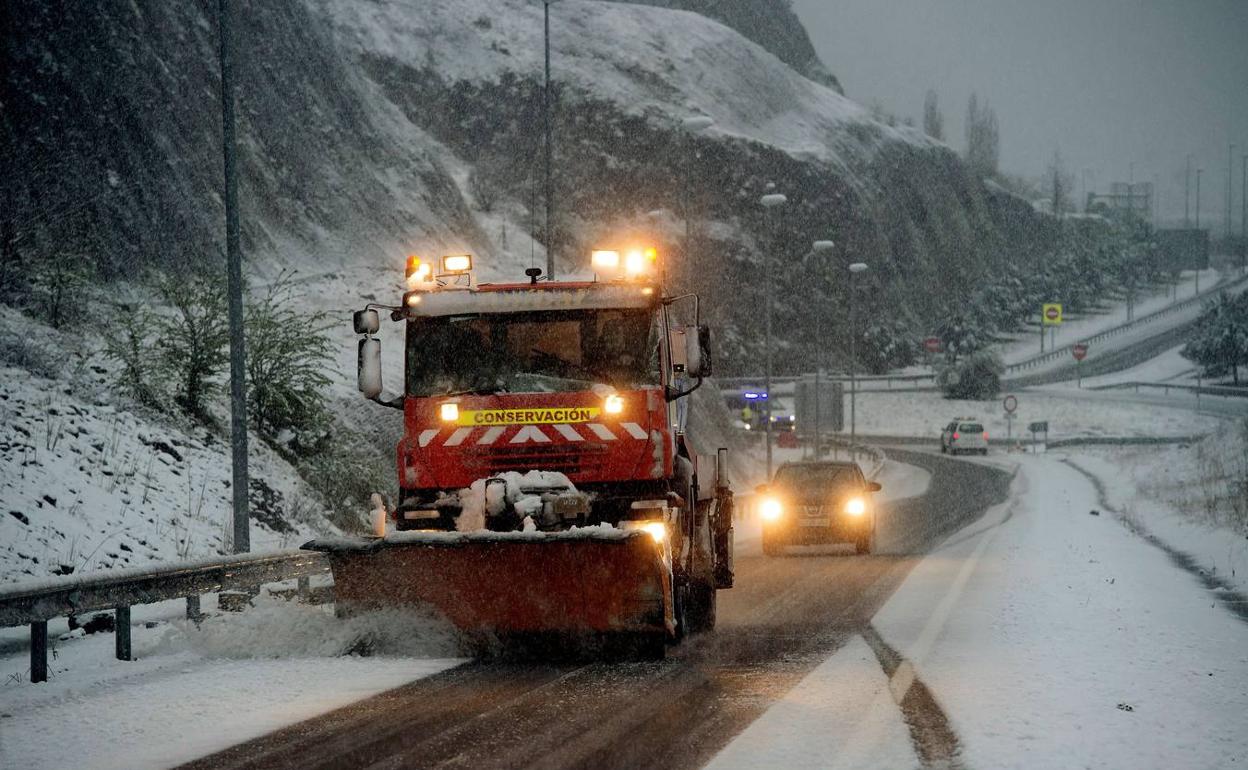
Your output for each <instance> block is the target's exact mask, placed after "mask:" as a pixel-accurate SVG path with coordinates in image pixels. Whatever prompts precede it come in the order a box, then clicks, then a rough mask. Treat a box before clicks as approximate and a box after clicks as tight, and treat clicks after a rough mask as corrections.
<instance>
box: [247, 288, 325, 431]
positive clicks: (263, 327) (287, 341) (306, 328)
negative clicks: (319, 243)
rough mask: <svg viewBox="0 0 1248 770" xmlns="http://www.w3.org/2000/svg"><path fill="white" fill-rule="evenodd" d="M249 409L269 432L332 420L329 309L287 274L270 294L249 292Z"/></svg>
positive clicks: (259, 425)
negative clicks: (309, 299) (315, 304)
mask: <svg viewBox="0 0 1248 770" xmlns="http://www.w3.org/2000/svg"><path fill="white" fill-rule="evenodd" d="M245 323H246V331H247V401H248V404H247V407H248V409H247V411H248V415H249V416H250V417H251V421H252V424H253V425H254V426H255V429H256V430H257V431H259V432H260V433H261V434H262V435H265V436H267V437H270V438H272V437H275V436H277V435H278V434H279V433H281V432H282V431H292V432H294V433H295V434H296V436H298V434H300V433H303V432H307V431H315V430H317V429H318V428H320V427H322V426H323V425H324V423H325V421H326V412H325V387H326V386H327V385H328V384H329V378H328V377H327V376H326V374H325V372H326V368H327V367H328V365H329V361H330V358H331V355H332V353H333V344H332V342H331V341H330V338H329V335H328V334H327V333H326V332H327V330H328V328H329V315H328V314H327V313H325V312H322V311H316V310H312V309H309V308H308V307H307V303H305V302H301V301H299V298H298V297H296V296H295V294H294V292H293V287H292V285H291V283H290V281H289V276H288V275H285V274H283V275H282V276H279V277H278V279H277V280H276V281H274V282H273V284H272V285H271V286H270V287H269V289H268V290H267V291H266V292H265V293H264V294H259V295H255V294H253V295H251V296H249V297H248V302H247V309H246V319H245Z"/></svg>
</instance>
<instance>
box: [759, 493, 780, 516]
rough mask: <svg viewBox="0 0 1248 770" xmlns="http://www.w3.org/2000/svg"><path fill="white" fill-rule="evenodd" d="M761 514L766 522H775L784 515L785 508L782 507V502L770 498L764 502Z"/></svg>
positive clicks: (760, 509)
mask: <svg viewBox="0 0 1248 770" xmlns="http://www.w3.org/2000/svg"><path fill="white" fill-rule="evenodd" d="M759 512H760V513H761V514H763V519H764V520H766V521H775V520H776V519H779V518H780V515H781V514H782V513H784V506H782V505H780V501H779V500H777V499H775V498H774V497H769V498H767V499H766V500H764V501H763V505H762V507H761V508H759Z"/></svg>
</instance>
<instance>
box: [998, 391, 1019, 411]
mask: <svg viewBox="0 0 1248 770" xmlns="http://www.w3.org/2000/svg"><path fill="white" fill-rule="evenodd" d="M1001 405H1002V406H1003V407H1005V411H1006V414H1014V411H1015V410H1016V409H1018V399H1017V398H1015V397H1014V396H1012V395H1010V396H1006V397H1005V400H1004V401H1002V402H1001Z"/></svg>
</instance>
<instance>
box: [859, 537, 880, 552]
mask: <svg viewBox="0 0 1248 770" xmlns="http://www.w3.org/2000/svg"><path fill="white" fill-rule="evenodd" d="M874 540H875V538H874V537H872V536H871V535H867V536H866V537H860V538H858V539H857V540H855V541H854V553H858V554H864V553H871V550H872V548H871V547H872V545H874V543H873V542H872V541H874Z"/></svg>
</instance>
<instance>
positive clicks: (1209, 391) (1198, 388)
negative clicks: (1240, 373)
mask: <svg viewBox="0 0 1248 770" xmlns="http://www.w3.org/2000/svg"><path fill="white" fill-rule="evenodd" d="M1140 388H1146V389H1148V388H1151V389H1153V390H1161V391H1164V393H1165V394H1166V395H1169V393H1170V391H1172V390H1178V391H1183V392H1186V393H1196V394H1198V395H1202V396H1225V397H1227V398H1248V388H1233V387H1228V386H1225V385H1178V384H1175V383H1169V382H1115V383H1111V384H1109V385H1090V386H1088V387H1087V388H1085V390H1134V391H1135V392H1136V393H1139V392H1140Z"/></svg>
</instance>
